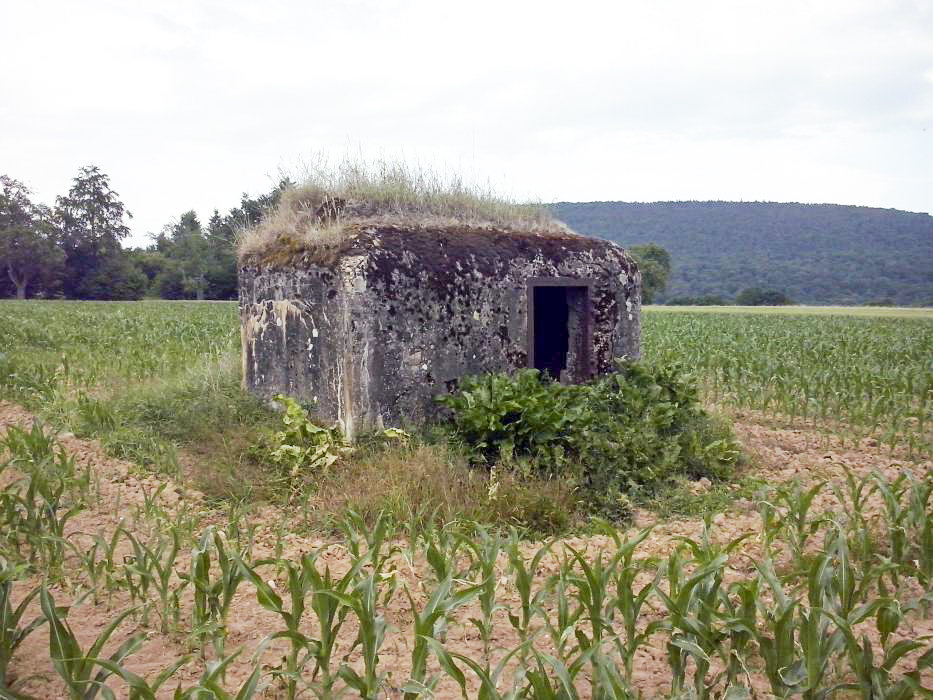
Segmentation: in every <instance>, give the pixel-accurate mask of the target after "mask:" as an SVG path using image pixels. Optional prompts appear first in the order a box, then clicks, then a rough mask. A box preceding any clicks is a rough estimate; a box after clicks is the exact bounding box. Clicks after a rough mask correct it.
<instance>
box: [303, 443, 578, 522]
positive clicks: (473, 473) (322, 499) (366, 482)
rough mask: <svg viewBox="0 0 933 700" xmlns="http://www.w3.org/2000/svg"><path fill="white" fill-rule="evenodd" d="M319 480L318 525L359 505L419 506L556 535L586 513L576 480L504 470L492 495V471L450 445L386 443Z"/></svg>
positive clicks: (449, 516) (388, 510)
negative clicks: (573, 482) (524, 475)
mask: <svg viewBox="0 0 933 700" xmlns="http://www.w3.org/2000/svg"><path fill="white" fill-rule="evenodd" d="M317 486H318V491H317V494H316V495H315V497H314V501H315V505H316V507H317V509H318V510H317V515H318V517H319V518H320V520H321V522H320V523H318V526H322V525H324V524H325V523H326V522H327V521H328V520H329V519H334V518H337V519H339V517H340V516H341V515H342V514H343V513H344V512H346V511H347V510H353V511H355V512H356V513H359V514H360V515H361V516H362V517H363V519H364V520H365V521H367V522H375V521H376V519H377V518H378V515H379V514H380V513H384V514H386V515H389V516H391V517H392V518H393V519H394V520H395V521H396V522H406V521H407V520H408V519H409V517H410V515H411V514H412V513H418V514H421V516H422V517H424V518H426V519H432V518H433V519H436V520H437V521H438V522H450V521H453V520H475V521H478V522H485V523H502V524H508V525H516V526H519V527H525V528H528V529H529V530H531V531H532V532H536V533H548V534H550V533H554V532H561V531H563V530H566V529H568V528H569V527H571V526H572V525H574V524H576V521H577V519H578V518H580V517H582V513H581V504H580V503H579V502H578V497H577V494H576V493H575V491H574V489H573V487H572V486H571V485H569V484H566V483H562V482H560V481H556V480H544V479H534V478H529V479H521V478H519V477H517V476H514V475H512V474H509V473H507V472H506V473H502V474H500V475H499V476H498V477H497V487H496V489H494V493H492V494H491V493H490V486H491V483H490V473H489V472H488V471H487V470H485V469H481V468H477V467H471V466H470V465H469V464H468V463H467V461H466V459H465V458H464V457H463V455H461V454H458V453H456V452H455V451H452V450H451V449H449V448H448V447H446V446H444V445H417V446H413V447H401V446H400V447H388V448H386V449H384V450H380V451H378V452H375V453H373V454H369V455H365V456H363V455H361V456H359V457H357V458H354V459H350V460H347V461H342V462H340V463H339V464H338V465H335V466H334V467H333V470H332V471H331V472H330V473H329V474H328V475H326V476H325V477H324V478H323V479H320V480H319V481H318V483H317Z"/></svg>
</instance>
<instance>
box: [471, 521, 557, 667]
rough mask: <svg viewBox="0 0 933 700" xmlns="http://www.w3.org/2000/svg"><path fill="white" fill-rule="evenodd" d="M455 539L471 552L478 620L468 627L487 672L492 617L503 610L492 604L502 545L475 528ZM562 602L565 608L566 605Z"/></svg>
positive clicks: (493, 537) (482, 530) (497, 580)
mask: <svg viewBox="0 0 933 700" xmlns="http://www.w3.org/2000/svg"><path fill="white" fill-rule="evenodd" d="M455 536H456V537H457V538H458V539H459V540H460V541H461V543H462V544H463V547H464V549H466V550H469V551H470V552H471V554H472V559H473V566H472V571H473V572H475V574H476V576H477V577H478V579H479V583H478V584H477V586H478V589H477V594H476V598H477V602H478V603H479V609H480V617H471V618H470V624H472V625H473V626H474V627H476V629H477V631H478V632H479V636H480V639H481V640H482V642H483V663H484V664H485V667H486V670H487V671H488V670H489V664H490V657H491V653H492V636H493V631H494V629H495V625H494V622H493V616H494V615H495V614H496V612H498V611H499V610H503V609H505V606H503V605H501V604H499V603H497V602H496V594H497V591H498V588H499V577H498V568H497V564H498V560H499V553H500V552H501V551H502V541H501V540H500V538H499V537H498V536H495V535H491V534H490V533H489V532H488V531H487V530H486V529H485V528H482V527H477V528H476V531H475V533H474V536H473V537H468V536H467V535H466V534H464V533H456V535H455ZM562 602H564V604H565V605H566V601H562Z"/></svg>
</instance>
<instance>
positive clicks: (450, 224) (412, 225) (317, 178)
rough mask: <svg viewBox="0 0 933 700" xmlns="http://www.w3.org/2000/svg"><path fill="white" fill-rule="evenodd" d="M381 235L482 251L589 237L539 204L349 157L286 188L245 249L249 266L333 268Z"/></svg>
mask: <svg viewBox="0 0 933 700" xmlns="http://www.w3.org/2000/svg"><path fill="white" fill-rule="evenodd" d="M375 231H382V232H387V233H388V232H394V233H399V232H408V233H409V234H413V238H415V239H417V238H420V237H422V236H424V235H432V234H433V235H437V236H441V237H449V238H450V240H454V239H456V238H457V237H465V238H466V239H469V240H472V241H473V242H474V243H475V244H476V245H477V246H478V247H480V246H482V245H484V243H483V241H484V240H485V241H487V242H488V243H491V242H492V240H498V241H500V242H501V241H503V240H504V237H510V238H517V239H525V240H528V239H537V240H541V239H550V240H549V242H550V243H551V244H553V243H554V242H556V241H555V239H557V240H567V241H570V240H573V241H574V242H576V243H577V244H579V243H582V242H583V241H587V240H589V239H587V238H585V237H582V236H579V235H578V234H576V233H574V232H573V231H572V230H571V229H570V228H569V227H567V226H566V225H565V224H564V223H562V222H560V221H558V220H557V219H555V218H554V217H553V215H552V214H551V212H550V211H549V210H547V209H546V208H544V207H543V206H540V205H537V204H525V203H518V202H513V201H509V200H508V199H506V198H504V197H502V196H500V195H498V194H496V193H495V192H493V191H492V190H489V189H486V190H484V189H480V188H476V187H472V186H469V185H466V184H464V183H463V182H462V181H461V180H459V179H458V178H450V177H447V178H445V177H442V176H439V175H438V174H436V173H434V172H431V171H425V170H421V169H413V168H410V167H408V166H407V165H405V164H401V163H393V162H380V163H377V164H376V165H375V166H371V165H368V164H366V163H360V162H358V161H349V160H347V161H344V162H343V163H341V164H340V165H339V166H338V167H337V168H336V169H330V168H318V169H317V170H315V171H313V172H312V173H311V174H310V176H309V177H308V178H307V179H306V181H305V182H304V184H302V185H299V186H294V187H291V188H289V189H287V190H285V191H284V192H283V193H282V195H281V197H280V199H279V202H278V204H277V205H276V206H275V207H274V208H273V209H272V210H271V211H269V212H268V213H267V214H266V216H265V217H264V218H263V219H262V221H260V222H259V223H258V224H257V225H255V226H253V227H251V228H248V229H245V230H244V231H243V232H241V235H240V238H239V242H238V246H237V252H238V255H239V260H240V264H241V265H257V264H259V265H262V264H272V265H287V264H290V263H295V262H298V261H299V260H306V261H308V262H316V263H327V262H332V261H333V260H335V259H336V258H337V257H339V256H340V255H341V254H342V253H343V252H345V251H347V250H349V249H352V248H354V247H356V246H355V242H358V241H359V240H360V239H361V237H362V238H369V235H370V234H372V233H374V232H375ZM490 239H492V240H490ZM413 242H414V241H413ZM541 242H544V241H543V240H541ZM465 243H466V241H465V240H464V241H460V244H461V245H463V244H465Z"/></svg>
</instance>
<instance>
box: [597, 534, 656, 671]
mask: <svg viewBox="0 0 933 700" xmlns="http://www.w3.org/2000/svg"><path fill="white" fill-rule="evenodd" d="M651 529H652V528H650V527H648V528H645V529H643V530H641V531H640V532H638V533H637V534H636V535H635V536H634V537H632V538H631V539H629V538H626V539H624V540H623V539H621V538H620V537H619V534H618V530H616V529H615V528H611V529H610V530H609V534H610V536H611V537H612V538H613V540H614V541H615V545H616V551H617V552H618V563H617V565H616V568H615V573H614V575H613V581H612V583H613V586H612V590H614V591H615V597H614V598H613V599H612V600H611V601H610V603H611V606H612V607H611V609H610V612H609V620H610V623H612V622H615V621H616V620H619V621H620V622H621V623H622V633H623V634H622V635H617V636H615V637H614V638H613V642H614V644H615V647H616V651H617V652H618V654H619V658H621V659H622V663H623V665H624V667H625V682H626V684H627V685H629V686H631V684H632V673H633V670H634V669H633V666H632V664H633V662H634V659H635V653H636V652H637V651H638V648H639V647H641V646H642V645H643V644H645V642H647V640H648V638H649V637H650V636H651V635H652V634H653V633H654V631H655V629H656V628H657V623H656V622H651V623H649V624H648V625H647V626H646V627H645V629H643V630H639V618H640V616H641V611H642V608H643V607H644V605H645V602H646V601H647V600H648V597H649V596H650V595H651V594H652V593H653V592H654V591H655V589H656V588H657V584H658V580H659V579H660V576H661V572H660V570H659V571H657V572H656V573H655V576H654V578H653V580H651V581H649V582H648V583H646V584H645V585H644V586H642V587H641V588H640V589H638V588H637V583H636V580H637V578H638V575H639V574H640V573H642V572H643V571H644V568H643V566H642V565H641V564H639V563H638V562H637V561H636V560H635V559H634V556H635V551H636V549H637V548H638V545H640V544H641V543H642V542H644V540H645V538H646V537H648V535H649V534H650V533H651Z"/></svg>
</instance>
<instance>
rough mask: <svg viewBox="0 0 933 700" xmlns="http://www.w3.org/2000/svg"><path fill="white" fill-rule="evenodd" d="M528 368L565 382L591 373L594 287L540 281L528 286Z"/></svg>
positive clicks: (558, 280) (561, 280)
mask: <svg viewBox="0 0 933 700" xmlns="http://www.w3.org/2000/svg"><path fill="white" fill-rule="evenodd" d="M528 366H529V367H534V368H535V369H537V370H539V371H540V372H541V373H542V374H547V375H548V376H550V377H551V378H552V379H556V380H558V381H561V382H582V381H586V380H587V379H589V378H590V377H591V375H592V373H591V371H590V284H588V283H587V282H586V281H584V280H577V279H569V278H560V277H554V278H547V277H544V278H537V279H534V280H531V281H530V282H529V284H528Z"/></svg>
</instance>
